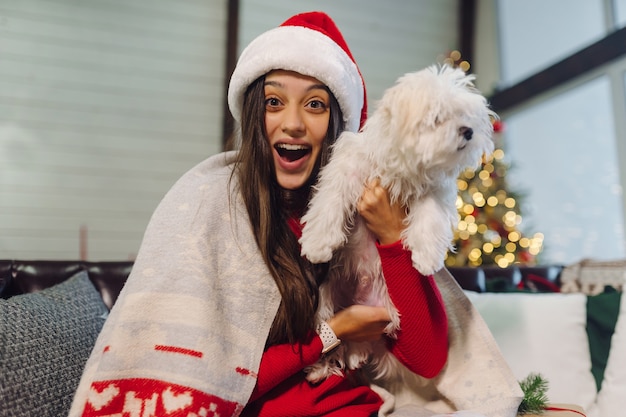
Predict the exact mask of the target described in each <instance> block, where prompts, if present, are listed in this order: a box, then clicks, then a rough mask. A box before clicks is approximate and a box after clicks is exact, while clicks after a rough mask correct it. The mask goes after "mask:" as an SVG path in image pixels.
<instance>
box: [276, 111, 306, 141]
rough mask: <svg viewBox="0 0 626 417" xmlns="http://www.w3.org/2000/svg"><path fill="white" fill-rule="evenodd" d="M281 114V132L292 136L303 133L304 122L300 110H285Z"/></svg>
mask: <svg viewBox="0 0 626 417" xmlns="http://www.w3.org/2000/svg"><path fill="white" fill-rule="evenodd" d="M283 114H284V118H283V124H282V125H283V132H285V133H288V134H290V135H292V136H293V135H297V134H300V133H302V132H304V130H305V127H304V120H303V118H302V114H300V109H298V108H296V107H295V106H294V107H291V108H287V109H285V111H284V113H283Z"/></svg>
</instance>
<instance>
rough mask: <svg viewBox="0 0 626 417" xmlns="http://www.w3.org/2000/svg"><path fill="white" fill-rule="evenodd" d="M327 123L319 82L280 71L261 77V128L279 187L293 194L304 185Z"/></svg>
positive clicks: (325, 102)
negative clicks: (263, 100) (264, 129)
mask: <svg viewBox="0 0 626 417" xmlns="http://www.w3.org/2000/svg"><path fill="white" fill-rule="evenodd" d="M329 119H330V94H329V92H328V90H327V88H326V87H325V86H324V84H322V83H321V82H320V81H318V80H316V79H315V78H312V77H307V76H305V75H301V74H298V73H296V72H291V71H282V70H281V71H272V72H270V73H269V74H267V75H266V76H265V128H266V130H267V137H268V139H269V143H270V147H271V148H272V154H273V156H274V166H275V169H276V179H277V180H278V184H279V185H280V186H281V187H283V188H286V189H289V190H295V189H297V188H300V187H301V186H303V185H304V184H305V183H306V182H307V180H308V179H309V177H310V176H311V173H312V172H313V169H314V168H315V163H316V161H317V158H318V156H319V154H320V151H321V149H322V143H323V142H324V138H325V137H326V131H327V130H328V121H329Z"/></svg>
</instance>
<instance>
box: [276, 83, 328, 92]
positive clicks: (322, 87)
mask: <svg viewBox="0 0 626 417" xmlns="http://www.w3.org/2000/svg"><path fill="white" fill-rule="evenodd" d="M264 85H271V86H273V87H278V88H285V86H284V84H283V83H280V82H278V81H272V80H269V81H265V84H264ZM312 90H324V91H328V87H326V85H324V84H312V85H310V86H309V87H307V89H306V91H312Z"/></svg>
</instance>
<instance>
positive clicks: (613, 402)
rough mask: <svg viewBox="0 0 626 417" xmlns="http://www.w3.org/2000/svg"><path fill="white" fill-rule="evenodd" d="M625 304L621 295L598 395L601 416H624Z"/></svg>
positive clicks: (625, 388)
mask: <svg viewBox="0 0 626 417" xmlns="http://www.w3.org/2000/svg"><path fill="white" fill-rule="evenodd" d="M625 397H626V302H624V295H623V294H622V297H621V301H620V312H619V317H618V318H617V323H616V324H615V332H614V333H613V337H611V350H610V352H609V359H608V360H607V363H606V368H605V369H604V379H603V380H602V387H601V388H600V392H599V393H598V411H599V415H601V416H621V415H624V412H625V411H624V405H625V404H626V399H625Z"/></svg>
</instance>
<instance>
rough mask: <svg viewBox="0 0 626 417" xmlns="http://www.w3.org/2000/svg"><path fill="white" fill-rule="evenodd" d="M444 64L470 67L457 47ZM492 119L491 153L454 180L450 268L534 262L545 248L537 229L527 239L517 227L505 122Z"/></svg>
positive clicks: (517, 210) (518, 214)
mask: <svg viewBox="0 0 626 417" xmlns="http://www.w3.org/2000/svg"><path fill="white" fill-rule="evenodd" d="M443 62H444V63H448V64H449V65H455V66H460V67H461V68H463V69H464V70H465V71H467V69H469V67H470V65H469V63H468V62H467V61H464V60H463V59H462V58H461V54H460V53H459V52H458V51H453V52H451V53H450V54H449V55H448V57H446V58H445V59H443ZM462 64H463V65H462ZM466 68H467V69H466ZM492 122H493V128H494V141H495V145H496V149H495V151H494V152H493V154H491V155H488V156H485V157H484V160H483V163H482V164H481V167H480V168H479V169H477V170H466V171H464V172H463V173H461V175H460V176H459V178H458V179H457V185H458V189H459V194H458V196H457V201H456V207H457V210H458V215H459V221H458V226H457V229H456V231H455V236H454V244H455V247H456V251H455V252H449V253H448V256H447V258H446V266H449V267H450V266H479V265H497V266H500V267H502V268H504V267H507V266H509V265H512V264H535V263H536V262H537V256H538V255H539V254H540V252H541V250H542V248H543V235H542V234H541V233H535V234H533V235H532V236H531V237H529V236H525V235H524V234H523V233H522V232H521V231H520V227H521V224H522V220H523V218H522V215H521V211H520V206H519V201H520V195H518V194H516V193H515V192H512V191H510V190H509V189H508V186H507V183H506V180H505V177H506V174H507V172H508V168H509V166H508V164H507V163H506V162H505V153H504V150H503V147H502V132H503V130H504V124H503V123H502V122H501V121H500V120H493V121H492Z"/></svg>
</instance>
